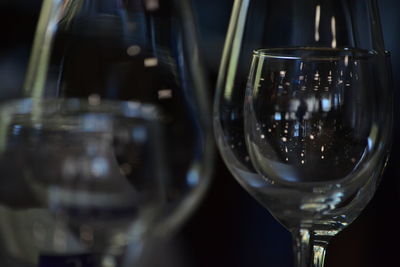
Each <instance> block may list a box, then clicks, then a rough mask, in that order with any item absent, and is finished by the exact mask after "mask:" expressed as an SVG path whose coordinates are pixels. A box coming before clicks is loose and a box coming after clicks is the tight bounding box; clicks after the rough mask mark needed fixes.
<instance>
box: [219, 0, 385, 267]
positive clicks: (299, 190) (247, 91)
mask: <svg viewBox="0 0 400 267" xmlns="http://www.w3.org/2000/svg"><path fill="white" fill-rule="evenodd" d="M377 14H378V10H377V5H376V1H290V0H283V1H279V2H276V1H257V0H250V1H245V0H244V1H241V0H238V1H236V2H235V6H234V9H233V12H232V19H231V23H230V28H229V32H228V36H227V42H226V45H225V50H224V56H223V60H222V64H221V68H220V75H219V80H218V85H217V86H218V87H217V94H216V99H215V106H214V126H215V134H216V138H217V143H218V145H219V148H220V151H221V154H222V156H223V158H224V160H225V162H226V164H227V165H228V167H229V169H230V171H231V172H232V173H233V175H234V176H235V178H236V179H237V180H238V181H239V182H240V184H241V185H242V186H243V187H244V188H245V189H246V190H247V191H248V192H249V193H250V194H251V195H252V196H253V197H255V198H256V199H257V200H258V201H260V202H261V203H262V204H263V205H264V206H265V207H266V208H267V209H268V210H269V211H270V212H271V213H272V215H274V216H275V217H276V218H277V219H278V220H279V221H280V222H281V223H282V224H283V225H284V226H285V227H286V228H287V229H288V230H289V231H290V232H291V233H292V235H293V237H294V251H295V255H296V266H323V263H324V257H325V250H326V247H327V245H328V242H329V240H330V238H331V237H332V236H334V235H335V234H337V233H338V232H339V231H340V230H342V229H343V228H344V227H346V226H347V225H348V224H349V223H351V222H352V221H353V220H354V219H355V218H356V217H357V216H358V215H359V214H360V212H361V210H362V209H363V208H364V207H365V206H366V204H367V203H368V201H369V200H370V199H371V198H372V196H373V194H374V192H375V190H376V187H377V184H378V182H379V177H380V175H381V172H382V170H383V167H384V165H385V163H386V160H387V157H388V151H389V147H390V144H391V127H392V104H391V101H392V99H391V88H390V79H389V78H390V77H389V74H390V73H389V64H388V55H387V53H386V51H385V50H384V48H383V47H384V45H383V40H382V34H381V29H380V24H379V17H378V16H377Z"/></svg>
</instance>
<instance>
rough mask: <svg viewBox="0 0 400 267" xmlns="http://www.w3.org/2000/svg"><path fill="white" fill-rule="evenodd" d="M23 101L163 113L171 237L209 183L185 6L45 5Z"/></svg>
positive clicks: (203, 106) (207, 145)
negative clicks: (133, 105)
mask: <svg viewBox="0 0 400 267" xmlns="http://www.w3.org/2000/svg"><path fill="white" fill-rule="evenodd" d="M24 89H25V94H26V96H28V97H31V96H33V97H45V98H48V97H77V98H89V99H91V101H101V100H103V99H113V100H124V101H125V100H134V101H139V102H142V103H146V104H150V105H155V106H156V107H157V108H158V109H160V110H162V112H163V113H164V114H165V117H166V122H167V124H168V126H167V127H166V130H165V133H164V134H165V136H166V140H167V142H166V151H167V153H168V157H166V158H165V161H166V162H165V165H166V166H167V168H169V170H170V173H169V177H168V183H167V184H166V185H165V186H166V196H165V200H166V203H167V205H166V207H165V213H164V214H163V216H162V218H160V222H161V221H162V222H163V223H162V224H160V225H159V226H160V227H157V229H155V230H154V232H159V233H160V234H162V233H169V232H171V231H172V230H174V229H177V227H178V226H179V225H180V224H181V223H182V222H183V221H184V219H185V218H187V217H188V215H189V214H190V212H191V211H192V210H194V208H195V206H196V205H197V204H198V203H199V200H200V199H201V198H202V196H203V195H204V192H205V190H206V188H207V186H208V184H209V179H210V170H211V165H212V155H213V146H212V139H213V138H212V132H211V127H210V124H211V120H210V118H211V114H210V110H211V108H210V105H209V99H208V97H207V91H208V87H207V86H206V80H205V78H204V76H203V71H202V65H201V62H200V53H199V49H198V45H197V40H196V29H195V25H194V20H193V17H192V12H191V5H190V1H187V0H166V1H164V0H163V1H161V0H146V1H142V0H127V1H126V0H64V1H61V0H45V1H44V2H43V8H42V13H41V17H40V21H39V25H38V29H37V33H36V38H35V42H34V47H33V51H32V57H31V60H30V65H29V70H28V73H27V77H26V81H25V88H24Z"/></svg>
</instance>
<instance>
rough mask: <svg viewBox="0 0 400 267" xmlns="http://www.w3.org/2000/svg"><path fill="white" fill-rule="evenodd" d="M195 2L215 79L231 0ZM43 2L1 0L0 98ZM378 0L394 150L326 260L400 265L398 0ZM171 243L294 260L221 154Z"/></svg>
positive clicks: (268, 260)
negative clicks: (389, 66) (391, 94)
mask: <svg viewBox="0 0 400 267" xmlns="http://www.w3.org/2000/svg"><path fill="white" fill-rule="evenodd" d="M193 2H194V6H195V11H196V16H197V19H198V23H199V26H200V27H199V32H200V35H201V38H200V40H201V46H202V48H203V50H204V56H205V63H206V66H207V69H208V73H209V77H210V79H211V80H212V82H213V84H215V79H216V75H217V70H218V64H219V59H220V55H221V52H222V47H223V42H224V37H225V36H224V35H225V32H226V28H227V25H228V21H229V15H230V10H231V7H232V3H233V0H194V1H193ZM40 3H41V1H39V0H0V99H8V98H10V97H13V96H18V95H19V93H20V88H21V85H22V82H23V78H24V73H25V69H26V63H27V60H28V57H29V52H30V46H31V41H32V38H33V33H34V30H35V26H36V21H37V16H38V13H39V9H40ZM379 3H380V5H381V14H382V22H383V27H384V34H385V40H386V48H387V49H388V50H389V51H391V53H392V63H393V74H394V75H393V76H394V88H395V102H396V105H395V106H396V112H395V131H394V135H395V138H394V146H393V151H392V155H391V160H390V163H389V166H388V168H387V171H386V173H385V175H384V178H383V180H382V183H381V185H380V187H379V190H378V192H377V193H376V196H375V197H374V199H373V201H372V202H371V203H370V204H369V205H368V207H367V208H366V210H365V211H364V212H363V213H362V214H361V215H360V217H359V218H358V219H357V220H356V221H355V222H354V223H353V224H352V225H350V226H349V227H348V228H347V229H345V230H344V231H343V232H342V233H340V234H339V235H338V236H337V237H335V238H334V240H332V243H331V245H330V247H329V250H328V255H327V263H326V267H333V266H341V267H347V266H349V267H350V266H351V267H376V266H400V258H399V251H400V242H399V240H400V231H399V230H398V227H399V226H400V223H399V221H398V220H397V217H398V216H397V214H398V213H399V212H400V190H399V189H400V184H399V181H398V176H399V171H400V166H398V164H397V162H398V160H399V155H398V147H399V142H398V139H397V138H396V137H397V136H399V122H400V121H399V106H400V105H399V99H400V96H399V94H398V88H399V84H400V63H399V62H400V34H399V33H398V29H399V28H400V16H399V14H398V13H399V10H400V1H398V0H381V1H379ZM211 90H212V93H214V89H213V88H211ZM173 244H178V247H179V249H178V250H179V252H178V253H177V254H178V255H180V256H179V257H182V258H184V260H182V261H183V262H184V264H186V266H194V267H214V266H215V267H217V266H218V267H220V266H229V267H239V266H242V267H248V266H250V267H252V266H269V267H286V266H292V251H291V238H290V235H289V233H288V232H287V231H286V230H285V229H284V228H283V227H282V226H281V225H279V224H278V223H277V222H276V221H275V220H274V219H273V218H272V216H270V215H269V214H268V212H267V211H266V210H265V209H264V208H262V207H261V206H260V205H259V204H258V203H257V202H256V201H255V200H253V199H252V198H251V197H250V196H249V195H248V194H247V193H246V192H245V191H244V190H243V189H242V188H241V187H240V186H239V184H238V183H237V182H236V181H234V179H233V178H232V176H231V175H230V174H229V172H228V171H227V169H226V168H225V166H224V164H223V163H222V162H221V160H220V159H219V158H218V160H217V163H216V171H215V175H214V181H213V183H212V186H211V188H210V191H209V193H208V195H207V197H206V199H205V200H204V202H203V203H202V205H201V206H200V208H199V209H198V210H197V212H196V213H195V214H194V216H193V217H192V218H191V219H190V220H189V222H188V223H187V224H186V225H185V227H184V228H183V229H182V231H181V232H180V234H179V235H178V236H177V237H176V239H175V240H174V241H173V242H172V243H171V244H170V246H173ZM166 249H168V246H167V248H166ZM171 250H172V249H171ZM174 251H175V249H174ZM174 253H175V252H174ZM175 254H176V253H175ZM396 262H397V263H396ZM164 263H165V262H164ZM178 265H179V264H177V265H175V266H176V267H178ZM160 266H163V265H160Z"/></svg>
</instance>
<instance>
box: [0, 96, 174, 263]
mask: <svg viewBox="0 0 400 267" xmlns="http://www.w3.org/2000/svg"><path fill="white" fill-rule="evenodd" d="M0 114H1V116H0V125H1V126H0V128H1V134H0V136H1V138H0V170H1V172H2V182H1V183H2V186H1V188H2V189H1V194H0V218H1V219H0V231H1V236H2V238H1V240H0V244H1V245H0V246H1V250H2V252H1V254H2V264H3V265H4V266H10V267H11V266H40V267H42V266H71V265H68V264H78V265H73V266H82V265H83V266H117V264H118V266H125V265H121V264H122V262H120V261H121V259H122V257H121V256H122V255H123V252H124V250H125V247H126V245H127V244H128V243H134V244H137V246H138V249H140V245H141V244H142V243H143V240H145V239H146V236H148V231H149V230H150V229H149V226H150V225H151V222H153V221H154V220H155V218H156V216H158V215H159V212H160V209H161V207H162V206H163V205H164V198H165V196H164V194H165V190H164V186H163V184H164V183H165V182H166V177H167V176H168V171H167V170H166V169H164V167H163V164H164V157H166V153H165V152H166V151H165V150H164V144H165V140H164V138H165V136H164V135H163V132H164V126H165V125H163V117H162V114H161V113H160V112H159V111H158V110H157V108H156V107H154V106H151V105H146V104H141V103H138V102H115V101H114V102H112V101H107V102H106V101H103V102H102V103H101V104H99V103H90V102H88V101H85V100H78V99H53V100H32V99H23V100H17V101H10V102H8V103H5V104H2V105H1V106H0ZM79 264H81V265H79Z"/></svg>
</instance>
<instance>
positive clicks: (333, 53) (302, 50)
mask: <svg viewBox="0 0 400 267" xmlns="http://www.w3.org/2000/svg"><path fill="white" fill-rule="evenodd" d="M253 55H254V56H256V57H260V58H271V59H288V60H322V61H337V60H346V58H347V59H348V58H352V59H357V60H359V59H368V58H370V57H372V56H375V55H377V52H376V51H374V50H364V49H359V48H351V47H344V48H329V47H303V46H295V47H284V48H263V49H257V50H254V51H253Z"/></svg>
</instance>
